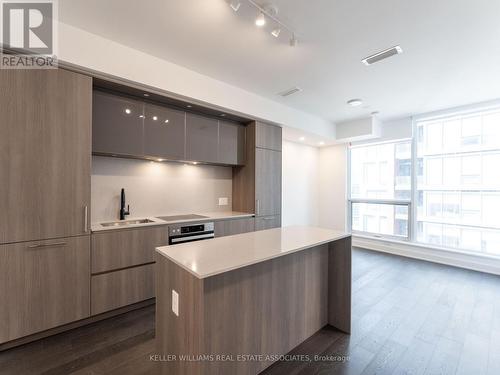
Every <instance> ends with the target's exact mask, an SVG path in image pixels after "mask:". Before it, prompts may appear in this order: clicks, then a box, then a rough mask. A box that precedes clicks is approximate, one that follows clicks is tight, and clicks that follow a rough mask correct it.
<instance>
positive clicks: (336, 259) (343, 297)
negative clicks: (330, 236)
mask: <svg viewBox="0 0 500 375" xmlns="http://www.w3.org/2000/svg"><path fill="white" fill-rule="evenodd" d="M351 253H352V249H351V237H347V238H344V239H341V240H337V241H335V242H331V243H330V244H329V259H328V263H329V266H328V268H329V271H328V278H329V282H328V324H330V325H331V326H333V327H335V328H337V329H339V330H341V331H343V332H345V333H351V284H352V276H351V274H352V269H351V267H352V262H351Z"/></svg>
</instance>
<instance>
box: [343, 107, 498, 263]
mask: <svg viewBox="0 0 500 375" xmlns="http://www.w3.org/2000/svg"><path fill="white" fill-rule="evenodd" d="M414 137H415V139H413V140H399V141H393V142H385V143H380V144H367V145H360V146H353V147H351V148H350V156H351V157H350V184H351V185H350V190H349V192H350V199H349V202H350V208H351V211H350V212H351V228H352V231H353V232H354V233H364V234H368V235H374V236H377V237H393V238H398V239H406V240H409V241H414V242H420V243H424V244H429V245H433V246H437V247H445V248H449V249H458V250H466V251H471V252H482V253H484V254H491V255H496V256H500V220H498V212H499V210H500V107H498V108H492V109H488V110H481V109H479V110H477V111H470V110H468V111H467V113H465V112H464V113H454V114H452V115H449V116H441V117H435V118H426V119H417V120H416V121H415V122H414ZM412 147H415V149H414V150H413V149H412Z"/></svg>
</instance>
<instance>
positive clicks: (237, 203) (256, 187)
mask: <svg viewBox="0 0 500 375" xmlns="http://www.w3.org/2000/svg"><path fill="white" fill-rule="evenodd" d="M246 139H247V141H246V144H247V149H246V160H247V162H246V164H245V165H244V166H242V167H236V168H233V209H234V210H237V211H243V212H254V213H255V230H262V229H270V228H276V227H280V226H281V190H282V182H281V179H282V154H281V148H282V146H281V142H282V141H281V128H280V127H278V126H275V125H271V124H265V123H262V122H254V123H252V124H249V125H248V127H247V134H246Z"/></svg>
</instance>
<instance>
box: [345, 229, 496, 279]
mask: <svg viewBox="0 0 500 375" xmlns="http://www.w3.org/2000/svg"><path fill="white" fill-rule="evenodd" d="M352 246H354V247H360V248H363V249H368V250H375V251H381V252H384V253H389V254H395V255H400V256H404V257H408V258H414V259H421V260H426V261H429V262H434V263H440V264H446V265H448V266H454V267H459V268H465V269H469V270H474V271H480V272H486V273H491V274H494V275H500V258H499V259H497V258H494V257H487V256H480V255H474V254H465V253H463V252H457V253H455V252H452V251H449V250H442V249H434V248H429V247H425V246H423V245H414V244H411V243H402V242H400V241H390V240H381V239H372V238H366V237H360V236H353V237H352Z"/></svg>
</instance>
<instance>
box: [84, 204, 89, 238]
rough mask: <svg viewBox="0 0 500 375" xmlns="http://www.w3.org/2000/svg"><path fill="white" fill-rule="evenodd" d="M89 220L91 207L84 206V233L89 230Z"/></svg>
mask: <svg viewBox="0 0 500 375" xmlns="http://www.w3.org/2000/svg"><path fill="white" fill-rule="evenodd" d="M88 221H89V207H88V206H85V207H84V208H83V232H84V233H88V231H89V227H88Z"/></svg>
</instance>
